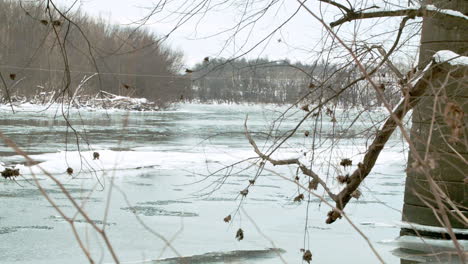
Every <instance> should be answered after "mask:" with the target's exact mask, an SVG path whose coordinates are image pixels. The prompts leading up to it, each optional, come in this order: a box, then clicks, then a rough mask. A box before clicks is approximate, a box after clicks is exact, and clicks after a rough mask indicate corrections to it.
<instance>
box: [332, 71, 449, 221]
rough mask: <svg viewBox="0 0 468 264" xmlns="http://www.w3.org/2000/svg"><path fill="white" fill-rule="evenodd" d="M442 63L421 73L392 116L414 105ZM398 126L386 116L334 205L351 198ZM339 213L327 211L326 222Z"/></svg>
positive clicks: (399, 115)
mask: <svg viewBox="0 0 468 264" xmlns="http://www.w3.org/2000/svg"><path fill="white" fill-rule="evenodd" d="M442 67H443V66H442V65H434V66H433V67H432V68H431V69H429V70H427V71H426V72H424V73H423V76H422V78H420V80H419V81H418V82H417V83H416V84H415V85H414V86H413V88H412V89H411V90H410V92H409V99H408V100H401V102H400V103H399V104H398V105H397V107H396V108H395V109H394V111H393V116H394V117H396V118H398V120H401V119H403V117H404V116H405V115H406V113H408V111H409V110H411V109H412V108H413V107H415V106H416V105H417V104H418V102H419V101H420V99H421V96H422V95H423V94H424V93H425V91H426V90H427V88H428V86H429V85H430V83H431V80H432V79H436V78H439V77H440V76H442V75H444V74H447V72H446V71H445V70H443V69H442ZM397 127H398V124H397V122H396V120H395V118H388V119H387V121H386V122H385V123H384V125H383V126H382V128H381V129H380V130H379V131H378V132H377V135H376V137H375V139H374V141H373V142H372V144H371V145H370V146H369V148H368V149H367V152H366V154H365V155H364V158H363V160H362V162H360V163H359V164H358V168H357V169H356V170H355V171H354V172H353V173H352V174H351V176H350V178H349V179H350V180H349V183H348V184H347V185H346V187H345V188H344V189H343V190H342V191H341V192H340V193H339V194H338V195H337V199H336V200H335V201H336V207H337V208H338V209H340V210H343V209H344V208H345V206H346V205H347V204H348V202H349V201H350V200H351V198H352V196H351V194H352V193H353V192H354V191H355V190H356V189H357V188H358V187H359V185H360V184H361V182H362V181H363V180H364V179H365V178H366V177H367V176H368V175H369V173H370V172H371V170H372V169H373V167H374V165H375V162H376V161H377V158H378V157H379V155H380V152H381V151H382V149H383V148H384V146H385V144H386V143H387V141H388V139H389V138H390V136H391V135H392V133H393V131H395V129H396V128H397ZM339 216H340V215H339V214H334V213H329V215H328V219H327V221H326V222H327V224H331V223H333V222H335V221H336V219H338V218H339Z"/></svg>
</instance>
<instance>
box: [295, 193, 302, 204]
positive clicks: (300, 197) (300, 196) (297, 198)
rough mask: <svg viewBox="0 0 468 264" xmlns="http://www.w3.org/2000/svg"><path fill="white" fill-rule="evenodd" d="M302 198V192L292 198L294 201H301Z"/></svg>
mask: <svg viewBox="0 0 468 264" xmlns="http://www.w3.org/2000/svg"><path fill="white" fill-rule="evenodd" d="M302 200H304V194H302V193H301V194H299V195H298V196H296V197H295V198H294V202H301V201H302Z"/></svg>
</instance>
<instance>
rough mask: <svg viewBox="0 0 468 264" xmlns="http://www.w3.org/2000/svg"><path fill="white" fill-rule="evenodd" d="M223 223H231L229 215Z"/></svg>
mask: <svg viewBox="0 0 468 264" xmlns="http://www.w3.org/2000/svg"><path fill="white" fill-rule="evenodd" d="M223 220H224V222H226V223H229V222H230V221H231V215H228V216H226V217H224V219H223Z"/></svg>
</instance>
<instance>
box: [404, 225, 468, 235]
mask: <svg viewBox="0 0 468 264" xmlns="http://www.w3.org/2000/svg"><path fill="white" fill-rule="evenodd" d="M396 224H397V225H398V226H399V227H401V228H407V229H416V230H418V231H427V232H435V233H447V229H446V228H444V227H436V226H427V225H420V224H414V223H410V222H397V223H396ZM452 230H453V232H454V233H456V234H464V235H468V229H460V228H452Z"/></svg>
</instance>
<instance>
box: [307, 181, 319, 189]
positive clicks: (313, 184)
mask: <svg viewBox="0 0 468 264" xmlns="http://www.w3.org/2000/svg"><path fill="white" fill-rule="evenodd" d="M318 184H319V182H318V180H315V179H313V180H312V181H310V182H309V186H308V188H309V190H317V188H318Z"/></svg>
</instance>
